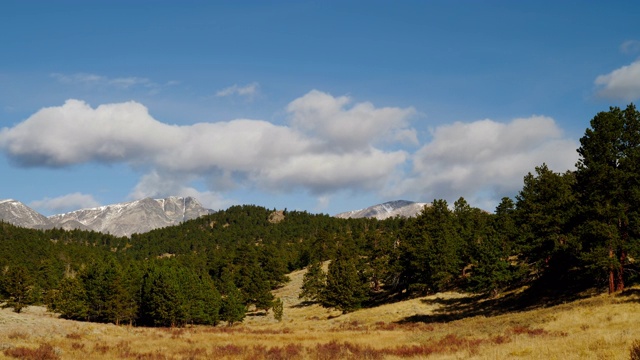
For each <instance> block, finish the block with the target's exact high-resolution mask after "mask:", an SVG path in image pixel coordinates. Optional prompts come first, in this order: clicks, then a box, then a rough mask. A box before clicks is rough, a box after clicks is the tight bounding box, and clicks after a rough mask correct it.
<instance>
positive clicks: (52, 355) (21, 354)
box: [3, 344, 60, 360]
mask: <svg viewBox="0 0 640 360" xmlns="http://www.w3.org/2000/svg"><path fill="white" fill-rule="evenodd" d="M3 354H4V355H5V356H9V357H14V358H18V359H23V360H58V359H60V356H58V354H56V350H55V349H54V348H53V346H51V345H49V344H40V346H39V347H38V348H37V349H30V348H26V347H15V348H11V349H6V350H5V351H3Z"/></svg>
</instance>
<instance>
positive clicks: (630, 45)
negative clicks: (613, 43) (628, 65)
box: [620, 40, 640, 54]
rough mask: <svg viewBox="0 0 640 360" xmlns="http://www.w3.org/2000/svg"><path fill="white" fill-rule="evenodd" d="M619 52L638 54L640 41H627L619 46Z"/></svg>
mask: <svg viewBox="0 0 640 360" xmlns="http://www.w3.org/2000/svg"><path fill="white" fill-rule="evenodd" d="M620 51H621V52H622V53H624V54H635V53H638V52H640V41H638V40H627V41H625V42H623V43H622V45H620Z"/></svg>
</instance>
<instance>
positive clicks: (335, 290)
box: [321, 251, 369, 313]
mask: <svg viewBox="0 0 640 360" xmlns="http://www.w3.org/2000/svg"><path fill="white" fill-rule="evenodd" d="M356 263H357V260H356V258H355V257H353V255H351V254H345V253H342V252H340V251H339V252H338V257H337V258H336V259H335V260H333V261H332V262H331V264H329V271H328V272H327V283H326V286H325V288H324V290H323V292H322V294H321V304H322V306H324V307H332V308H336V309H338V310H341V311H342V312H343V313H347V312H350V311H353V310H356V309H359V308H360V307H361V306H362V303H363V302H364V301H366V300H367V299H368V297H369V282H368V279H367V278H366V276H363V273H362V272H360V271H358V268H357V266H356Z"/></svg>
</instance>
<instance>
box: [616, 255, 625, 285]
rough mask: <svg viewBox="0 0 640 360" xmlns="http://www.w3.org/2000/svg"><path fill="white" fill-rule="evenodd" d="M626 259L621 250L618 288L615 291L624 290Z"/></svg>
mask: <svg viewBox="0 0 640 360" xmlns="http://www.w3.org/2000/svg"><path fill="white" fill-rule="evenodd" d="M626 259H627V253H626V252H625V251H624V250H622V252H621V254H620V269H619V270H618V286H617V287H616V291H622V290H624V261H625V260H626Z"/></svg>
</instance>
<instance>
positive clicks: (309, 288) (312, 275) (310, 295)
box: [298, 261, 327, 301]
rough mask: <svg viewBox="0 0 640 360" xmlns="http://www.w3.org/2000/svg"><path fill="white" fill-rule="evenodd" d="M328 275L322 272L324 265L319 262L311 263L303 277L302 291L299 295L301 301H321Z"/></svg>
mask: <svg viewBox="0 0 640 360" xmlns="http://www.w3.org/2000/svg"><path fill="white" fill-rule="evenodd" d="M326 277H327V276H326V274H325V273H324V271H323V270H322V263H321V262H319V261H316V262H313V263H311V265H309V267H308V268H307V272H306V273H305V274H304V276H303V277H302V289H301V290H302V291H301V292H300V294H299V295H298V297H299V298H300V299H306V300H308V301H319V300H320V297H321V294H322V292H323V291H324V287H325V283H326Z"/></svg>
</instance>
